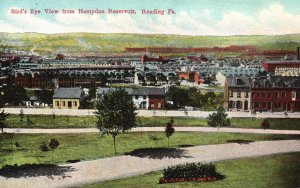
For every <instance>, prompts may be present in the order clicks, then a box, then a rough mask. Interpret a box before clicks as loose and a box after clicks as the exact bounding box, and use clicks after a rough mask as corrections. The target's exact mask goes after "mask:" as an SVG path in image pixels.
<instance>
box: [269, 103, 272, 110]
mask: <svg viewBox="0 0 300 188" xmlns="http://www.w3.org/2000/svg"><path fill="white" fill-rule="evenodd" d="M271 108H272V103H271V102H268V109H269V110H271Z"/></svg>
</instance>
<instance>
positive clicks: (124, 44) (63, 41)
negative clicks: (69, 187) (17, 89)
mask: <svg viewBox="0 0 300 188" xmlns="http://www.w3.org/2000/svg"><path fill="white" fill-rule="evenodd" d="M232 45H234V46H243V45H251V46H255V47H257V48H259V49H262V50H295V49H296V47H297V46H300V34H287V35H239V36H188V35H167V34H119V33H118V34H108V33H107V34H105V33H104V34H102V33H62V34H40V33H3V32H2V33H1V32H0V48H2V49H3V48H9V49H17V50H25V51H30V50H31V51H34V52H37V53H40V54H48V53H66V54H68V53H69V54H72V53H78V52H79V53H88V52H95V53H119V52H125V48H141V47H176V48H201V47H215V46H219V47H225V46H232Z"/></svg>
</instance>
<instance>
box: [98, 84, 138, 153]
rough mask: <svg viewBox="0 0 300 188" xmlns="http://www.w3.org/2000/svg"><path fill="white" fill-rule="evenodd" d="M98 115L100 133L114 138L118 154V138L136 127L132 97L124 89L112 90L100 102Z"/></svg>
mask: <svg viewBox="0 0 300 188" xmlns="http://www.w3.org/2000/svg"><path fill="white" fill-rule="evenodd" d="M96 115H97V119H98V120H97V123H96V126H97V128H98V129H99V131H100V132H101V133H102V134H107V135H111V136H112V137H113V145H114V151H115V154H116V136H117V135H118V134H120V133H123V132H125V131H127V130H129V129H131V128H132V127H135V126H136V113H135V107H134V104H133V101H132V99H131V97H130V96H129V95H128V93H127V92H126V91H125V90H124V89H122V88H118V89H116V90H110V91H109V92H107V93H105V94H104V95H103V97H101V98H100V100H99V101H98V103H97V111H96Z"/></svg>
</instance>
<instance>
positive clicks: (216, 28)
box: [0, 4, 300, 35]
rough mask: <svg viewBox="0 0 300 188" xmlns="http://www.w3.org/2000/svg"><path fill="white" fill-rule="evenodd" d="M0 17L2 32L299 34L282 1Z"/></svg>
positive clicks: (298, 18) (299, 24) (297, 17)
mask: <svg viewBox="0 0 300 188" xmlns="http://www.w3.org/2000/svg"><path fill="white" fill-rule="evenodd" d="M7 14H8V16H7V18H8V21H3V20H2V21H1V20H0V31H5V32H40V33H65V32H95V33H145V34H149V33H152V34H181V35H251V34H272V35H274V34H276V35H280V34H288V33H300V14H292V13H289V12H287V11H286V10H285V9H284V7H283V6H282V5H281V4H272V5H270V6H269V7H267V8H265V9H263V10H261V11H260V13H259V14H258V15H246V14H245V13H243V12H237V11H228V12H225V13H223V15H222V17H221V18H219V19H217V18H214V16H213V14H214V12H213V10H209V9H204V10H202V11H193V10H191V11H189V12H188V11H181V12H178V13H177V14H176V15H167V14H165V15H141V14H139V13H138V14H136V15H127V14H124V15H118V14H116V15H115V14H94V15H87V14H72V15H69V14H57V15H55V16H53V17H52V18H51V19H46V18H45V17H40V16H34V15H31V14H26V15H13V14H9V12H7Z"/></svg>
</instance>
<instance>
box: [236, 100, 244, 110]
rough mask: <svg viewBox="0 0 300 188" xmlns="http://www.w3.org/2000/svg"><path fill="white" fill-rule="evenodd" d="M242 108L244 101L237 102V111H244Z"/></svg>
mask: <svg viewBox="0 0 300 188" xmlns="http://www.w3.org/2000/svg"><path fill="white" fill-rule="evenodd" d="M242 106H243V104H242V101H236V108H237V109H242Z"/></svg>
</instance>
